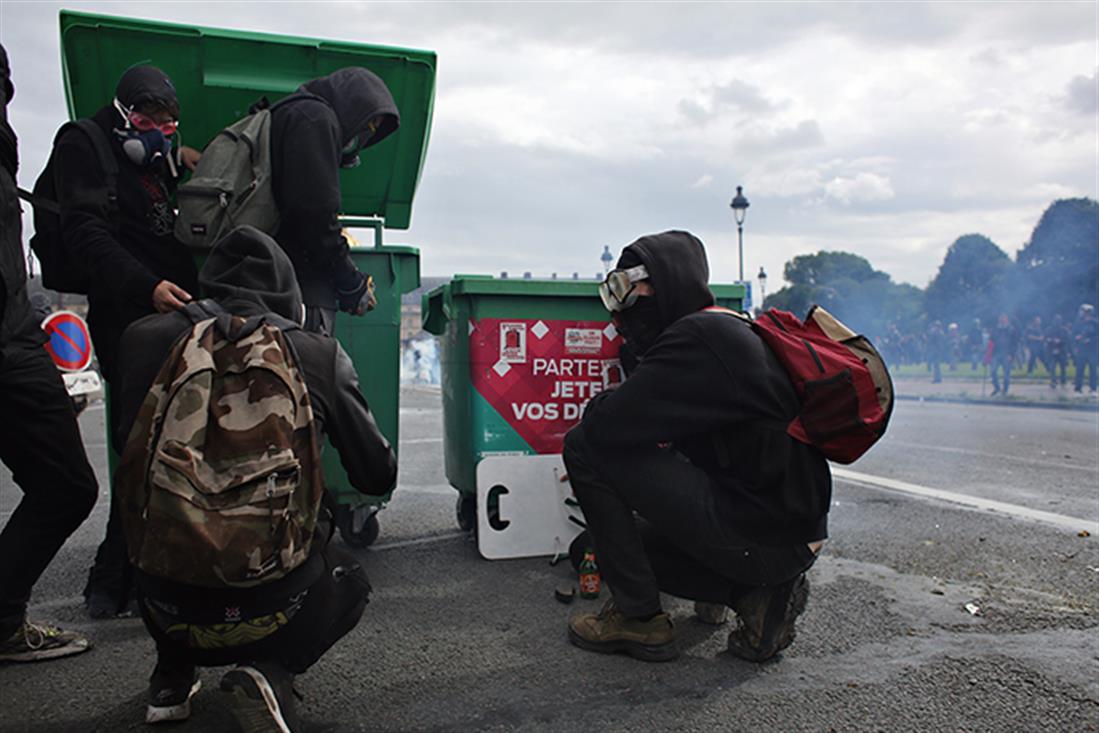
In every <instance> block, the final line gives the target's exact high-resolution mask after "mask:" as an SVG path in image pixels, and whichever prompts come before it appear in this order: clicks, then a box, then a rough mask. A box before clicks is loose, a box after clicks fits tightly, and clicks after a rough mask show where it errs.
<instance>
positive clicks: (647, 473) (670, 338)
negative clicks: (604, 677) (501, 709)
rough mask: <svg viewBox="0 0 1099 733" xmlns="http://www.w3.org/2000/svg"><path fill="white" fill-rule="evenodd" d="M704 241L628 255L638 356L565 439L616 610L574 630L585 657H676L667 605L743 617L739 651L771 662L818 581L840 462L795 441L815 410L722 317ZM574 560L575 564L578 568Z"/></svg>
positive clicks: (626, 279)
mask: <svg viewBox="0 0 1099 733" xmlns="http://www.w3.org/2000/svg"><path fill="white" fill-rule="evenodd" d="M708 282H709V267H708V264H707V261H706V254H705V251H704V249H703V246H702V243H701V242H700V241H699V240H698V239H696V238H695V237H694V236H692V235H690V234H688V233H686V232H678V231H669V232H664V233H663V234H656V235H651V236H647V237H642V238H641V239H638V240H637V241H636V242H634V243H633V244H631V245H629V246H628V247H626V248H625V249H624V250H623V252H622V255H621V257H620V258H619V260H618V264H617V269H616V270H614V271H612V272H611V273H610V275H609V276H608V278H607V281H606V282H605V283H604V284H603V286H602V288H601V295H602V296H603V300H604V304H605V305H606V306H607V307H608V309H610V310H611V311H612V313H613V314H614V322H615V324H616V325H617V327H618V330H619V332H620V333H621V334H622V335H623V337H624V338H625V340H626V345H625V346H624V349H627V348H628V349H629V351H631V352H632V354H633V356H635V357H636V363H635V364H634V365H633V366H632V368H630V369H629V370H628V376H627V378H626V379H625V380H624V381H623V382H622V383H621V384H620V385H619V386H618V387H617V388H614V389H612V390H608V391H605V392H602V393H600V394H598V395H596V396H595V397H594V398H593V399H592V400H591V402H589V403H588V406H587V408H586V409H585V411H584V415H583V418H582V420H581V421H580V423H579V424H578V425H577V426H576V427H575V428H573V429H572V430H571V431H570V432H569V433H568V435H567V436H566V438H565V449H564V461H565V466H566V469H567V471H568V477H569V479H570V481H571V483H572V488H573V491H574V493H575V494H576V498H577V499H578V500H579V502H580V505H581V507H582V508H583V511H584V517H585V519H586V521H587V525H588V534H587V535H581V537H580V538H578V541H577V543H574V547H577V546H581V545H584V544H590V545H591V546H592V547H594V550H595V554H596V558H597V561H598V564H599V569H600V571H601V573H602V576H603V579H604V580H605V581H606V583H607V585H608V586H609V587H610V591H611V595H612V598H611V600H610V601H608V602H607V604H606V606H604V608H603V610H602V611H601V612H600V613H598V614H580V615H576V616H573V617H572V618H571V619H570V620H569V629H568V630H569V639H570V641H571V642H572V643H573V644H575V645H576V646H579V647H581V648H583V649H586V650H589V651H597V652H625V653H628V654H630V655H632V656H634V657H636V658H638V659H643V660H646V661H663V660H668V659H672V658H674V657H676V656H677V654H678V650H677V647H676V640H675V630H674V627H673V624H672V620H671V618H670V616H669V615H668V614H667V613H665V612H664V611H663V609H662V608H661V604H660V593H661V592H665V593H669V594H671V595H674V596H679V597H681V598H687V599H692V600H695V601H696V611H697V612H698V613H699V617H700V619H702V620H704V621H710V622H714V623H720V622H722V621H724V618H725V616H726V608H727V607H728V608H732V609H733V610H734V611H735V613H736V625H735V628H734V629H733V631H732V632H731V633H730V635H729V642H728V643H729V651H730V652H731V653H733V654H734V655H736V656H738V657H741V658H744V659H748V660H751V661H762V660H764V659H768V658H770V657H772V656H774V655H775V654H777V653H778V652H779V651H781V650H782V649H784V648H785V647H787V646H788V645H789V644H790V643H791V641H793V638H794V621H795V619H796V618H797V616H798V615H799V614H800V613H801V612H802V610H803V609H804V608H805V604H806V602H807V600H808V593H809V586H808V581H807V580H806V577H805V571H806V570H808V568H809V567H810V566H811V565H812V564H813V562H814V560H815V559H816V552H818V551H819V549H820V546H821V542H822V541H823V540H824V538H825V537H826V534H827V522H826V519H827V512H828V507H829V502H830V498H831V475H830V473H829V470H828V464H827V462H826V461H825V458H824V456H823V455H821V453H820V452H819V451H818V450H817V449H816V448H814V447H812V446H809V445H807V444H804V443H801V442H799V441H797V440H795V439H794V438H792V437H790V436H789V435H788V434H787V433H786V425H787V424H788V423H789V422H790V421H791V420H792V419H793V418H794V417H796V416H797V415H798V412H799V409H800V406H799V402H798V399H797V396H796V393H795V391H794V387H793V385H792V384H791V382H790V380H789V378H788V377H787V374H786V372H785V370H784V368H783V366H782V365H781V364H780V362H779V361H778V360H777V358H776V357H775V356H774V354H772V353H771V351H770V350H769V348H768V347H767V346H766V344H765V343H764V342H763V341H762V340H761V339H760V338H759V336H757V335H756V334H755V333H754V332H753V330H752V328H751V326H750V324H748V323H747V322H746V321H744V320H742V319H740V318H734V317H732V316H730V315H728V314H727V313H722V312H718V311H711V310H707V308H708V307H709V306H712V305H713V302H714V299H713V295H712V294H711V293H710V290H709V288H708V286H707V283H708ZM575 560H576V558H575V554H574V562H575Z"/></svg>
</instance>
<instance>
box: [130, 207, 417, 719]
mask: <svg viewBox="0 0 1099 733" xmlns="http://www.w3.org/2000/svg"><path fill="white" fill-rule="evenodd" d="M199 285H200V287H201V289H202V293H203V295H204V296H206V299H204V300H201V301H198V302H196V303H192V304H190V305H188V306H187V307H186V308H184V309H182V310H180V311H177V312H173V313H168V314H163V315H154V316H149V317H146V318H143V319H141V320H140V321H138V322H136V323H135V324H133V325H132V326H131V327H130V328H128V329H127V330H126V333H125V334H124V336H123V339H122V345H121V349H120V354H121V355H122V358H121V359H120V360H119V361H120V368H121V370H122V373H121V380H120V383H121V387H122V394H121V397H120V399H121V404H122V408H123V417H122V421H121V423H122V426H121V429H122V431H123V432H122V434H120V435H119V436H118V438H119V439H122V438H124V437H125V440H126V449H125V452H124V454H123V458H122V462H121V465H120V466H119V469H118V474H117V477H118V492H119V497H120V500H121V502H122V516H123V525H124V527H125V530H126V541H127V546H128V549H129V553H130V559H131V562H132V563H133V565H134V568H135V571H134V572H135V577H136V582H137V587H138V591H139V605H140V610H141V615H142V618H143V620H144V622H145V626H146V628H147V629H148V631H149V634H150V635H151V636H152V637H153V640H154V641H155V642H156V648H157V663H156V668H155V669H154V671H153V674H152V677H151V679H150V683H149V705H148V709H147V713H146V720H147V722H151V723H156V722H161V721H166V720H182V719H185V718H187V717H188V715H189V714H190V699H191V697H192V696H193V695H194V694H195V693H196V692H197V691H198V687H199V682H198V677H197V674H196V670H195V667H196V665H200V666H207V665H208V666H218V665H227V664H236V665H237V666H236V667H235V668H234V669H232V670H230V671H229V672H227V673H226V674H225V675H224V677H222V679H221V685H220V686H221V689H222V690H223V691H225V692H228V693H232V696H233V702H234V703H235V707H234V712H235V713H236V714H237V717H238V718H239V719H240V721H241V723H242V725H243V727H244V728H245V730H252V729H257V730H259V729H262V730H279V731H287V730H298V729H299V728H298V726H299V723H298V721H297V718H296V715H295V712H294V700H293V697H294V693H293V690H292V681H293V678H294V675H296V674H301V673H302V672H304V671H306V669H308V668H309V667H310V666H311V665H312V664H313V663H314V662H316V661H317V660H318V659H319V658H320V657H321V655H323V654H324V653H325V652H326V651H327V650H328V649H329V648H330V647H331V646H332V645H333V644H334V643H335V642H336V641H337V640H339V639H340V638H341V637H342V636H344V635H345V634H346V633H347V632H349V631H350V630H351V629H352V628H354V626H355V625H356V624H357V623H358V621H359V618H360V616H361V615H362V612H363V609H364V606H365V605H366V602H367V595H368V592H369V590H370V587H369V584H368V583H367V580H366V576H365V574H364V572H363V570H362V568H360V567H359V565H358V563H357V562H356V561H355V559H354V557H352V556H351V555H350V554H348V553H347V552H345V551H343V550H341V549H339V548H337V547H336V546H334V545H330V544H329V542H328V540H329V538H330V537H331V518H330V516H329V515H328V512H327V510H326V508H325V505H324V502H323V495H324V485H323V483H324V482H323V472H322V469H321V465H320V449H319V442H318V441H319V440H320V439H321V436H322V435H325V434H327V436H328V437H329V438H330V439H331V442H332V445H333V446H334V447H335V448H336V450H337V451H338V453H339V455H340V460H341V461H342V463H343V467H344V469H345V470H346V471H347V475H348V478H349V480H350V483H351V485H352V486H354V487H355V488H356V489H358V490H359V491H361V492H363V493H364V494H369V495H375V496H380V495H383V494H385V493H387V492H388V491H390V490H391V489H392V487H393V485H394V483H395V481H396V474H397V464H396V459H395V456H394V453H393V450H392V448H391V446H390V444H389V443H388V442H387V441H386V439H385V437H384V436H383V435H382V434H381V432H380V431H379V429H378V426H377V424H376V423H375V421H374V418H373V416H372V414H371V412H370V409H369V407H368V406H367V404H366V401H365V399H364V398H363V396H362V394H361V392H360V391H359V388H358V381H357V377H356V374H355V371H354V368H353V366H352V364H351V360H350V358H349V357H348V356H347V354H346V353H345V352H344V350H343V349H342V347H341V346H340V345H339V344H338V343H337V342H336V341H335V340H334V339H333V338H331V337H329V336H325V335H322V334H318V333H312V332H307V331H305V330H303V329H302V328H301V324H302V321H303V319H304V309H303V306H302V297H301V292H300V290H299V288H298V284H297V281H296V279H295V278H294V270H293V266H292V264H291V262H290V260H289V258H288V257H287V256H286V254H285V253H284V252H283V251H282V250H281V249H280V248H279V246H278V245H277V244H276V243H275V242H274V240H272V239H271V238H270V237H268V236H267V235H265V234H262V233H261V232H259V231H258V230H256V229H253V228H251V227H240V228H238V229H235V230H233V231H232V232H230V233H229V234H228V235H227V236H226V237H224V238H223V239H222V240H221V241H219V242H218V243H217V244H216V245H215V246H214V248H213V249H212V250H211V252H210V255H209V258H208V259H207V260H206V263H205V265H204V266H203V268H202V270H201V272H200V273H199ZM257 721H259V722H257ZM256 726H258V727H256Z"/></svg>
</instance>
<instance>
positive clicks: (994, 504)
mask: <svg viewBox="0 0 1099 733" xmlns="http://www.w3.org/2000/svg"><path fill="white" fill-rule="evenodd" d="M832 475H833V476H835V477H836V478H840V479H843V480H844V481H849V482H851V483H855V484H864V485H867V486H873V487H875V488H880V489H889V490H891V491H900V492H902V493H905V494H914V495H916V496H923V497H926V498H928V499H939V500H940V501H948V502H950V503H952V504H961V505H962V506H965V507H969V508H970V509H981V510H983V511H990V512H997V513H1000V514H1007V515H1010V516H1013V517H1021V518H1024V519H1033V520H1036V521H1039V522H1045V523H1047V524H1053V525H1056V526H1058V527H1063V528H1064V529H1070V530H1072V531H1073V532H1079V531H1080V530H1087V531H1088V532H1090V533H1091V534H1099V521H1096V520H1094V519H1080V518H1079V517H1070V516H1066V515H1064V514H1054V513H1053V512H1044V511H1041V510H1040V509H1030V508H1029V507H1025V506H1019V505H1018V504H1008V503H1007V502H1003V501H995V500H993V499H981V498H979V497H976V496H970V495H968V494H959V493H956V492H953V491H943V490H942V489H932V488H930V487H928V486H919V485H917V484H910V483H907V482H905V481H897V480H895V479H891V478H884V477H881V476H871V475H870V474H868V473H859V472H858V471H850V470H848V469H846V468H838V467H836V466H833V467H832Z"/></svg>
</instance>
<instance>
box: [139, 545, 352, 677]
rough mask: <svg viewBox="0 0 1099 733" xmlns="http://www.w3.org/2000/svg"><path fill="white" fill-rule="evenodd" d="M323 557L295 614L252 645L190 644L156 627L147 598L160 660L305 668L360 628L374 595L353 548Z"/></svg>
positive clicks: (144, 613)
mask: <svg viewBox="0 0 1099 733" xmlns="http://www.w3.org/2000/svg"><path fill="white" fill-rule="evenodd" d="M322 557H323V559H324V571H323V572H322V573H321V575H320V577H319V578H318V579H317V581H316V582H315V583H314V584H313V585H311V586H310V587H309V592H308V594H307V595H306V597H305V600H304V602H302V606H301V608H300V609H299V610H298V612H297V613H296V614H294V617H293V618H291V619H290V621H289V623H287V624H286V626H284V627H282V628H281V629H279V630H278V631H276V632H275V633H273V634H271V635H270V636H268V637H267V638H265V639H262V640H260V641H256V642H252V643H250V644H241V645H239V646H227V647H220V648H215V649H197V648H193V647H190V646H187V645H186V644H184V643H182V642H180V641H176V640H173V639H171V638H169V637H168V636H167V635H166V634H165V633H164V632H163V631H162V630H161V629H160V627H159V626H157V624H156V622H155V621H153V619H152V618H151V617H150V615H149V612H148V609H147V608H146V606H145V603H144V599H142V603H141V604H140V605H141V617H142V620H143V621H144V622H145V628H146V629H148V631H149V635H150V636H152V637H153V640H154V641H155V642H156V649H157V660H158V662H159V663H160V664H162V665H165V666H166V667H168V668H170V669H180V668H185V667H189V666H203V667H219V666H223V665H228V664H241V663H250V662H275V663H276V664H279V665H281V666H282V667H283V668H284V669H286V670H288V671H289V672H291V673H292V674H301V673H303V672H305V671H306V670H307V669H309V667H311V666H313V664H315V663H316V661H317V660H318V659H320V658H321V657H322V656H323V655H324V653H325V652H327V651H328V650H329V649H331V648H332V645H333V644H335V643H336V642H337V641H339V640H340V639H341V638H343V637H344V636H345V635H346V634H347V633H348V632H349V631H351V629H353V628H355V626H356V624H358V623H359V619H360V618H361V617H362V614H363V610H364V609H365V608H366V604H367V602H368V600H369V595H370V583H369V582H368V581H367V578H366V572H365V571H364V570H363V569H362V567H361V566H360V565H359V562H358V560H356V559H355V557H354V556H353V555H352V554H351V553H350V552H348V551H347V550H345V549H343V548H341V547H336V546H333V545H331V544H329V545H328V546H327V547H326V548H325V549H324V550H323V551H322ZM257 590H261V589H257Z"/></svg>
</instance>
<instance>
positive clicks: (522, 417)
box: [469, 318, 622, 453]
mask: <svg viewBox="0 0 1099 733" xmlns="http://www.w3.org/2000/svg"><path fill="white" fill-rule="evenodd" d="M621 344H622V338H621V337H620V336H619V335H618V332H617V331H616V330H615V329H614V328H612V327H608V324H607V323H606V322H605V321H556V320H544V319H530V320H520V319H496V318H482V319H480V320H479V321H477V326H476V328H475V329H474V330H473V332H472V333H471V334H470V337H469V355H470V366H471V370H470V378H471V381H472V383H473V387H474V389H476V390H477V392H478V393H480V395H481V396H482V397H484V399H485V400H486V401H487V402H488V403H489V405H491V406H492V408H493V409H494V410H495V411H496V412H497V413H499V415H500V416H501V417H502V418H503V419H504V420H505V421H506V422H507V423H508V425H509V426H510V427H511V428H512V429H513V430H515V432H516V433H518V435H519V436H520V437H521V438H522V439H523V440H524V441H525V442H526V443H527V444H528V445H529V446H530V447H531V449H532V450H533V451H534V452H535V453H560V452H561V450H562V446H563V444H564V439H565V433H567V432H568V430H569V428H571V427H572V426H573V425H575V424H576V423H577V422H578V421H579V420H580V416H581V415H582V414H583V412H584V406H585V405H586V404H587V403H588V400H590V399H591V398H592V397H594V396H595V395H596V394H598V393H599V392H601V391H603V390H604V389H605V388H606V387H607V386H608V385H612V384H617V383H618V382H621V381H622V368H621V366H620V364H619V361H618V350H619V348H620V346H621Z"/></svg>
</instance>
